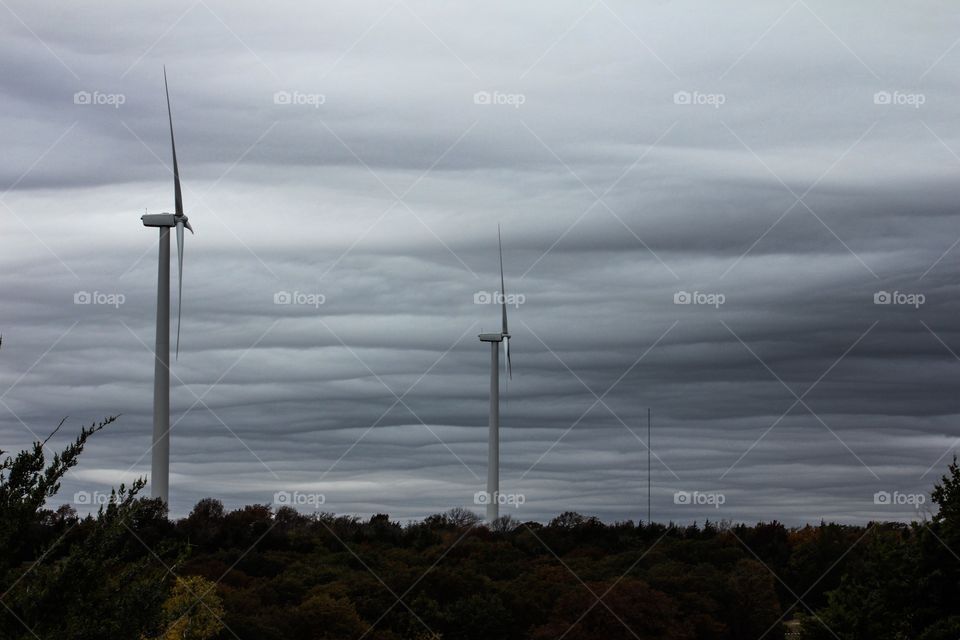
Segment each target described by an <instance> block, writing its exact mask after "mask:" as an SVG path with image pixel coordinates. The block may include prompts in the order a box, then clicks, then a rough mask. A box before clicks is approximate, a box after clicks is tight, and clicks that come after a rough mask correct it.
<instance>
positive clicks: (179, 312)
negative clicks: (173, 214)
mask: <svg viewBox="0 0 960 640" xmlns="http://www.w3.org/2000/svg"><path fill="white" fill-rule="evenodd" d="M183 226H184V225H183V222H180V221H178V222H177V262H178V263H179V265H180V268H179V270H178V271H177V276H178V277H179V279H180V282H179V283H178V286H177V355H176V357H177V358H179V357H180V318H181V316H182V315H183ZM191 233H192V231H191Z"/></svg>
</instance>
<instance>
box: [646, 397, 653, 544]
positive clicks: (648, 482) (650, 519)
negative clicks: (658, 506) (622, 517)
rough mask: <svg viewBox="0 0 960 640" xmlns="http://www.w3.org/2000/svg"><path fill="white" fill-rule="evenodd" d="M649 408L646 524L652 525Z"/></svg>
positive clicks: (648, 412) (648, 416)
mask: <svg viewBox="0 0 960 640" xmlns="http://www.w3.org/2000/svg"><path fill="white" fill-rule="evenodd" d="M651 445H652V443H651V442H650V407H647V524H648V525H652V524H653V518H652V517H651V515H650V448H651Z"/></svg>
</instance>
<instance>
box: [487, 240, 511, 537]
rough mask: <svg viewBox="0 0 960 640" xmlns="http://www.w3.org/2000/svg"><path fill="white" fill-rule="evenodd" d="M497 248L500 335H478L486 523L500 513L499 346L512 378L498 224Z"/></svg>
mask: <svg viewBox="0 0 960 640" xmlns="http://www.w3.org/2000/svg"><path fill="white" fill-rule="evenodd" d="M497 245H498V246H499V248H500V303H501V311H502V316H501V317H502V320H503V324H502V326H501V329H500V332H499V333H481V334H480V341H481V342H489V343H490V434H489V437H488V441H487V495H486V500H487V521H488V522H493V521H494V520H496V519H497V517H498V515H499V511H500V502H499V498H500V343H503V353H504V355H505V356H506V361H507V362H506V365H507V376H508V377H509V378H511V379H512V378H513V364H512V363H511V361H510V331H509V330H508V329H507V294H506V293H505V291H504V283H503V242H502V241H501V239H500V225H497Z"/></svg>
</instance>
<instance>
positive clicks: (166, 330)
mask: <svg viewBox="0 0 960 640" xmlns="http://www.w3.org/2000/svg"><path fill="white" fill-rule="evenodd" d="M163 89H164V91H165V92H166V94H167V120H168V121H169V122H170V150H171V152H172V153H173V198H174V213H155V214H148V215H144V216H141V218H140V219H141V220H142V221H143V226H145V227H159V229H160V266H159V271H158V274H157V341H156V348H155V350H154V356H155V358H154V367H153V448H152V452H153V458H152V461H151V467H150V469H151V470H150V487H151V495H152V496H153V497H154V498H161V499H162V500H163V502H164V504H169V501H170V229H176V230H177V262H178V263H179V273H178V275H179V279H180V281H179V284H178V293H177V355H178V356H179V355H180V313H181V311H182V304H181V303H182V298H183V230H184V229H189V230H190V233H193V227H191V226H190V222H189V221H188V220H187V216H185V215H183V198H182V197H181V195H180V169H179V168H178V167H177V147H176V145H175V144H174V142H173V115H172V114H171V111H170V89H169V88H168V87H167V69H166V67H164V69H163Z"/></svg>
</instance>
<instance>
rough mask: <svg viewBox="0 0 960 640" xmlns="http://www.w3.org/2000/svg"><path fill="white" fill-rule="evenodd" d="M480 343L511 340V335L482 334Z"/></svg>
mask: <svg viewBox="0 0 960 640" xmlns="http://www.w3.org/2000/svg"><path fill="white" fill-rule="evenodd" d="M479 337H480V342H503V339H504V338H506V339H508V340H509V339H510V334H509V333H481V334H480V336H479Z"/></svg>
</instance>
